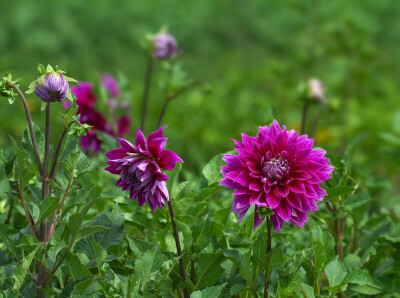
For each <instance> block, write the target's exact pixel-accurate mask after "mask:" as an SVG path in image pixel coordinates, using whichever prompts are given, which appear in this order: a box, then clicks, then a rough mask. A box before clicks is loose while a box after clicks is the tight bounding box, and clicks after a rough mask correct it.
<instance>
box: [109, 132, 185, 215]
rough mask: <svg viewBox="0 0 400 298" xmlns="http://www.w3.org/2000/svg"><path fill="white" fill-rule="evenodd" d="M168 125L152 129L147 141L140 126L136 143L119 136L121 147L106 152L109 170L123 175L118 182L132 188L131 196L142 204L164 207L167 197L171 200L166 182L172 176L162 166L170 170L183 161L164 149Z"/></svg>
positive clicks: (125, 188)
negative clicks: (153, 130) (165, 131)
mask: <svg viewBox="0 0 400 298" xmlns="http://www.w3.org/2000/svg"><path fill="white" fill-rule="evenodd" d="M165 128H166V126H164V127H162V128H161V129H159V130H157V131H155V132H152V133H151V134H150V135H149V138H148V140H147V141H146V138H145V137H144V135H143V133H142V131H141V130H140V129H138V131H137V133H136V138H135V145H133V144H131V143H130V142H128V141H127V140H124V139H122V138H119V139H118V140H119V143H120V145H121V147H119V148H116V149H113V150H111V151H109V152H107V153H106V157H107V158H109V159H110V160H109V161H107V164H108V165H109V167H107V168H106V170H107V171H109V172H110V173H111V174H115V175H119V176H120V178H119V180H118V181H117V183H116V185H117V186H120V187H122V190H124V191H129V192H130V198H131V199H132V200H134V199H136V198H137V199H138V201H139V206H142V205H143V204H144V203H145V202H147V203H149V205H150V207H151V209H152V210H153V211H155V210H156V208H157V207H160V208H161V207H165V203H164V201H169V193H168V188H167V185H166V183H165V181H166V180H168V179H169V177H168V176H167V175H165V174H164V173H163V172H162V170H167V171H170V170H172V169H173V168H174V167H175V164H176V163H178V162H182V163H183V160H182V159H181V158H180V157H179V156H178V155H177V154H176V153H175V152H173V151H171V150H166V149H165V144H166V142H167V138H165V137H164V135H163V132H164V129H165Z"/></svg>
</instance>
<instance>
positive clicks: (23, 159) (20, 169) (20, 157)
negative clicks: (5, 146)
mask: <svg viewBox="0 0 400 298" xmlns="http://www.w3.org/2000/svg"><path fill="white" fill-rule="evenodd" d="M10 138H11V137H10ZM11 143H12V145H13V147H14V152H15V155H16V163H15V165H16V166H14V170H15V171H16V177H18V180H19V183H22V185H20V186H21V187H23V185H24V184H25V183H26V182H28V181H29V180H30V179H31V178H32V177H33V176H34V174H35V173H34V172H33V171H32V163H31V161H30V160H29V156H28V154H27V153H26V152H25V151H22V150H21V149H20V148H19V147H18V146H17V143H16V142H15V140H14V139H13V138H11Z"/></svg>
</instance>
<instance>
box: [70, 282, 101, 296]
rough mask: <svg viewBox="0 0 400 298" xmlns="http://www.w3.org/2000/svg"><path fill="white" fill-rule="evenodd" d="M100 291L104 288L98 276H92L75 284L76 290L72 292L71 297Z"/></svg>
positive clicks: (90, 294)
mask: <svg viewBox="0 0 400 298" xmlns="http://www.w3.org/2000/svg"><path fill="white" fill-rule="evenodd" d="M100 291H102V288H101V287H100V285H99V283H98V280H97V278H91V279H87V280H84V281H81V282H79V283H77V284H76V285H75V286H74V290H73V291H72V292H71V295H70V297H77V296H78V297H79V296H80V297H82V296H84V297H88V296H92V295H93V294H95V293H98V292H100ZM96 296H97V295H96Z"/></svg>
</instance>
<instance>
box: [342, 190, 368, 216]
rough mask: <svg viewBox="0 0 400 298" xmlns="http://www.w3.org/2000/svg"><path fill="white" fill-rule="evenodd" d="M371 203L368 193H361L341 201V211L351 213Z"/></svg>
mask: <svg viewBox="0 0 400 298" xmlns="http://www.w3.org/2000/svg"><path fill="white" fill-rule="evenodd" d="M370 201H371V196H370V195H369V193H367V192H365V191H363V192H360V193H357V194H355V195H352V196H349V197H348V198H346V200H344V201H343V206H342V209H343V210H347V211H352V210H354V209H357V208H360V207H361V206H364V205H366V204H368V203H369V202H370Z"/></svg>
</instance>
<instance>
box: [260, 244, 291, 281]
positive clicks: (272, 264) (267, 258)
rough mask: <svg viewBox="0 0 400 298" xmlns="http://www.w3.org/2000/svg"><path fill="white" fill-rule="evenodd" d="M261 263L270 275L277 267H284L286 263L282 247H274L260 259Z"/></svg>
mask: <svg viewBox="0 0 400 298" xmlns="http://www.w3.org/2000/svg"><path fill="white" fill-rule="evenodd" d="M260 265H261V266H262V267H263V268H264V270H265V271H266V274H268V275H270V274H271V273H272V271H274V270H275V269H279V268H282V267H283V266H284V265H285V257H284V255H283V251H282V247H281V246H278V247H276V248H274V249H273V250H272V251H270V252H269V253H267V254H264V256H263V257H262V258H261V259H260Z"/></svg>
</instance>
